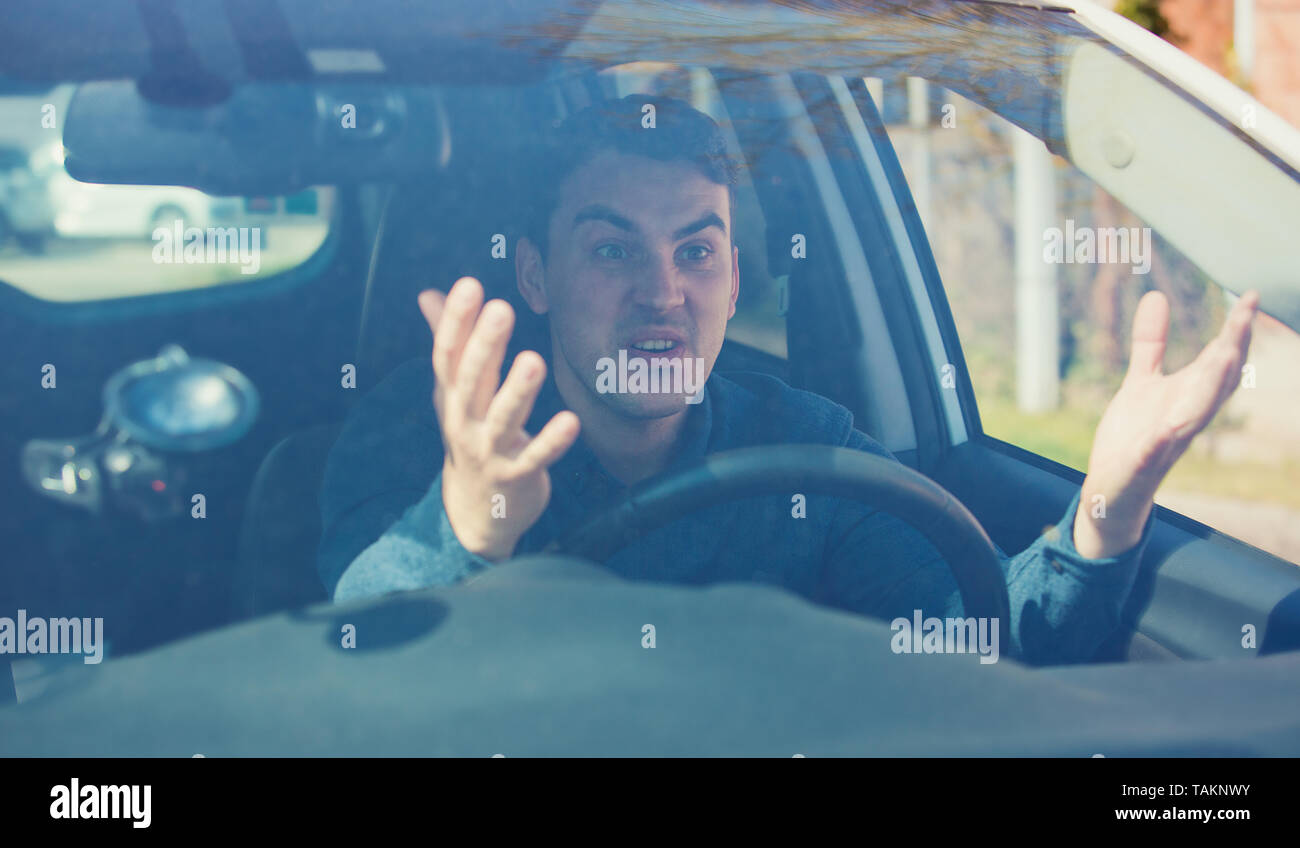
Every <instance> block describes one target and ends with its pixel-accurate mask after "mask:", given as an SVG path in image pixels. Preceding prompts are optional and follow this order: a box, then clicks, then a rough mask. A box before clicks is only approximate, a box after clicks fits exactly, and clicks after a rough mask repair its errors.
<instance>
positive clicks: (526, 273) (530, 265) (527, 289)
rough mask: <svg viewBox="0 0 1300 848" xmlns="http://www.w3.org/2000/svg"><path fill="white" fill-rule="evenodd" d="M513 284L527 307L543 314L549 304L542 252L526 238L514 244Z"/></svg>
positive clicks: (548, 307)
mask: <svg viewBox="0 0 1300 848" xmlns="http://www.w3.org/2000/svg"><path fill="white" fill-rule="evenodd" d="M515 285H516V286H517V287H518V288H519V294H520V296H521V297H523V299H524V302H525V303H527V304H528V308H529V309H531V310H533V312H535V313H537V314H538V315H545V314H546V312H547V310H549V309H550V308H551V307H550V304H549V303H548V302H547V299H546V265H545V263H543V262H542V254H541V252H540V251H539V250H538V249H537V245H535V244H533V243H532V241H531V240H529V239H528V238H520V239H519V243H518V244H517V245H515Z"/></svg>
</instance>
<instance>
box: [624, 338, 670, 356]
mask: <svg viewBox="0 0 1300 848" xmlns="http://www.w3.org/2000/svg"><path fill="white" fill-rule="evenodd" d="M679 347H681V343H680V342H677V341H674V340H673V339H646V340H645V341H643V342H636V343H634V344H633V345H632V349H633V350H639V351H642V352H644V353H664V352H666V351H670V350H676V349H677V348H679Z"/></svg>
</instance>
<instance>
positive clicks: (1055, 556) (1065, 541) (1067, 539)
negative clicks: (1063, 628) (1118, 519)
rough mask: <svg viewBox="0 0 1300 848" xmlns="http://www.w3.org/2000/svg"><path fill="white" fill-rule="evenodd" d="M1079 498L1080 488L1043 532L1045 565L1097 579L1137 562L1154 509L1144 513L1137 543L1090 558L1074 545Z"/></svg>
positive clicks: (1149, 527) (1077, 576)
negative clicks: (1057, 520)
mask: <svg viewBox="0 0 1300 848" xmlns="http://www.w3.org/2000/svg"><path fill="white" fill-rule="evenodd" d="M1082 497H1083V490H1082V489H1080V490H1079V491H1077V492H1075V493H1074V497H1073V498H1072V499H1071V500H1070V505H1069V506H1068V507H1066V509H1065V515H1064V517H1062V518H1061V521H1060V523H1058V524H1057V525H1056V526H1055V527H1051V528H1049V529H1048V530H1047V532H1046V533H1044V534H1043V537H1042V538H1043V556H1044V558H1045V559H1046V560H1047V562H1048V564H1049V565H1050V566H1051V567H1052V568H1053V569H1055V570H1056V571H1057V572H1058V573H1068V574H1070V575H1071V576H1073V577H1075V578H1076V579H1078V580H1082V581H1085V582H1087V581H1093V580H1097V579H1099V578H1101V577H1102V576H1103V575H1105V576H1110V575H1111V574H1113V573H1114V572H1116V571H1120V572H1123V571H1127V570H1128V569H1127V568H1126V566H1131V565H1136V563H1137V561H1138V560H1139V559H1141V557H1142V552H1143V551H1144V550H1145V549H1146V545H1147V542H1148V541H1149V539H1150V538H1151V527H1152V525H1153V524H1154V523H1155V514H1156V511H1155V509H1154V508H1153V509H1152V510H1151V513H1150V514H1149V515H1148V516H1147V521H1146V524H1145V525H1144V526H1143V527H1142V535H1141V537H1140V538H1139V539H1138V541H1137V544H1135V545H1133V547H1131V548H1129V549H1128V550H1126V551H1122V552H1121V553H1118V554H1116V555H1114V556H1109V557H1100V558H1097V559H1089V558H1088V557H1085V556H1084V555H1083V554H1081V553H1079V551H1078V550H1077V549H1076V548H1075V547H1074V520H1075V516H1076V514H1077V512H1078V510H1079V508H1080V506H1079V501H1080V499H1081V498H1082Z"/></svg>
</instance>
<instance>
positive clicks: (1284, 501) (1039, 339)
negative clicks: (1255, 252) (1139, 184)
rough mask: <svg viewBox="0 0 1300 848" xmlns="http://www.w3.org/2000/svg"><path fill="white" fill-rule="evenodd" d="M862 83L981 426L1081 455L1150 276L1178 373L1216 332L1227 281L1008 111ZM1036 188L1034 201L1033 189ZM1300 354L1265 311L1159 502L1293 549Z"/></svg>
mask: <svg viewBox="0 0 1300 848" xmlns="http://www.w3.org/2000/svg"><path fill="white" fill-rule="evenodd" d="M868 88H869V89H870V90H871V91H872V94H873V97H875V98H876V102H877V105H880V106H881V108H882V113H883V115H884V119H885V122H886V124H887V126H888V128H889V133H890V139H891V141H892V143H893V144H894V146H895V149H896V150H897V151H898V154H899V159H900V162H901V163H902V166H903V170H904V172H905V173H906V175H907V181H908V185H909V187H910V189H911V191H912V192H913V193H914V195H915V196H916V203H917V207H918V209H919V210H920V213H921V216H922V220H923V221H924V223H925V228H926V233H927V236H928V238H929V240H930V244H931V248H932V249H933V251H934V256H935V261H936V263H937V265H938V268H939V273H940V276H941V278H942V280H943V285H944V291H945V293H946V295H947V298H948V302H949V304H950V305H951V307H952V312H953V316H954V319H955V321H956V324H957V330H958V334H959V336H960V339H961V345H962V352H963V355H964V356H965V358H966V363H967V365H968V367H969V371H970V379H971V381H972V383H973V389H974V393H975V397H976V401H977V404H978V406H979V413H980V418H981V421H982V423H983V427H984V432H985V433H986V434H987V435H989V436H992V437H994V438H997V439H1001V440H1003V441H1006V442H1010V443H1011V444H1014V445H1017V446H1019V447H1022V448H1025V449H1026V450H1029V451H1032V452H1034V453H1037V454H1040V455H1042V456H1045V457H1048V458H1050V459H1053V460H1056V461H1058V462H1061V463H1063V464H1065V465H1068V466H1070V467H1072V468H1076V469H1079V470H1081V471H1083V470H1086V469H1087V462H1088V454H1089V450H1090V447H1091V444H1092V436H1093V432H1094V430H1095V428H1096V425H1097V422H1098V421H1099V419H1100V417H1101V414H1102V412H1103V411H1104V409H1105V406H1106V403H1107V401H1108V400H1109V398H1110V396H1111V395H1112V394H1113V393H1114V392H1115V390H1116V389H1117V388H1118V387H1119V384H1120V382H1121V380H1122V379H1123V376H1124V372H1125V369H1126V368H1127V364H1128V354H1129V350H1128V334H1129V330H1130V327H1131V322H1132V317H1133V313H1134V310H1135V307H1136V305H1137V302H1138V300H1139V298H1141V296H1142V295H1143V294H1144V293H1146V292H1147V291H1151V290H1158V291H1161V292H1164V294H1165V295H1166V296H1167V297H1168V298H1169V301H1170V307H1171V328H1170V336H1169V347H1168V351H1167V353H1166V356H1165V369H1166V372H1170V371H1173V370H1177V369H1178V368H1181V367H1182V366H1184V365H1186V364H1187V363H1188V362H1190V361H1191V359H1192V358H1193V357H1194V356H1195V355H1196V353H1197V352H1198V351H1199V350H1200V348H1201V347H1202V346H1203V345H1204V344H1205V343H1206V342H1208V341H1209V340H1210V339H1211V338H1212V337H1213V336H1214V335H1215V334H1216V333H1217V332H1218V330H1219V328H1220V326H1221V325H1222V322H1223V319H1224V316H1225V314H1226V311H1227V308H1228V307H1229V306H1230V303H1231V300H1232V295H1230V294H1229V293H1227V292H1225V290H1224V289H1223V288H1221V287H1220V285H1219V284H1218V283H1217V282H1216V281H1215V280H1213V279H1210V278H1209V277H1208V276H1206V275H1205V274H1204V273H1203V272H1202V271H1200V270H1199V269H1198V268H1197V267H1196V266H1195V265H1193V264H1192V263H1191V262H1190V261H1189V260H1187V259H1186V258H1185V257H1184V256H1183V255H1182V254H1181V253H1180V252H1179V251H1178V250H1176V249H1175V248H1174V247H1173V246H1172V245H1170V244H1169V243H1168V242H1167V241H1165V240H1163V239H1162V238H1161V235H1160V233H1159V232H1158V231H1156V230H1154V229H1152V228H1150V227H1148V226H1147V225H1146V224H1145V223H1144V222H1143V221H1142V220H1140V219H1139V218H1138V217H1137V216H1136V215H1134V214H1133V213H1132V212H1130V211H1129V210H1128V209H1126V208H1125V207H1124V206H1123V205H1122V204H1120V203H1119V202H1118V201H1116V200H1115V199H1114V198H1113V197H1111V196H1110V195H1109V194H1107V193H1106V192H1105V191H1103V190H1102V189H1101V188H1100V187H1099V186H1097V185H1096V184H1095V183H1093V182H1092V181H1091V180H1090V179H1089V178H1088V177H1086V176H1084V175H1083V174H1082V173H1081V172H1079V171H1078V170H1077V169H1076V168H1074V167H1073V166H1072V165H1071V164H1070V163H1069V162H1068V161H1066V160H1065V159H1063V158H1061V157H1059V156H1053V155H1052V154H1050V153H1048V152H1047V150H1046V148H1045V147H1043V145H1042V144H1041V143H1040V142H1037V141H1036V140H1034V139H1032V137H1029V136H1028V135H1027V134H1025V133H1023V132H1022V131H1021V130H1019V129H1018V128H1016V127H1014V126H1013V125H1011V124H1009V123H1008V122H1006V121H1004V120H1003V119H1001V118H1000V117H998V116H997V115H995V114H993V113H991V112H989V111H988V110H986V109H984V108H982V107H980V106H979V105H977V104H975V103H972V102H971V101H968V100H965V99H963V98H962V97H960V96H958V95H957V94H955V93H952V92H948V91H946V90H944V89H940V88H937V87H931V86H929V85H928V84H927V83H925V82H924V81H922V80H917V79H915V78H911V79H909V78H898V79H889V80H868ZM1018 179H1019V180H1020V185H1019V188H1018V187H1017V180H1018ZM1018 191H1019V192H1020V196H1019V200H1018V198H1017V192H1018ZM1035 196H1036V197H1038V198H1040V200H1039V201H1038V209H1039V211H1038V212H1037V213H1035V212H1034V211H1033V201H1032V199H1031V200H1030V201H1029V202H1026V197H1030V198H1033V197H1035ZM1042 198H1046V200H1045V201H1044V200H1042ZM1018 203H1019V206H1018ZM1018 208H1019V209H1020V211H1021V217H1020V220H1019V221H1018V220H1017V209H1018ZM1026 209H1028V210H1029V214H1027V215H1026V214H1025V212H1026ZM1017 250H1019V251H1021V253H1020V255H1021V261H1020V263H1019V266H1018V265H1017V260H1016V257H1017ZM1026 257H1031V258H1032V259H1033V261H1027V260H1026ZM1297 361H1300V335H1297V334H1296V333H1295V332H1294V331H1293V330H1291V329H1289V328H1288V327H1286V326H1285V325H1283V324H1281V323H1280V322H1278V321H1276V320H1274V319H1272V318H1270V317H1268V316H1266V315H1261V316H1260V317H1259V318H1258V319H1257V320H1256V323H1255V332H1254V337H1253V341H1252V344H1251V352H1250V356H1249V359H1248V361H1247V363H1246V367H1245V369H1244V370H1243V375H1242V384H1241V387H1240V388H1239V389H1238V390H1237V392H1236V394H1235V395H1234V396H1233V397H1232V399H1231V400H1230V401H1229V402H1228V403H1227V405H1226V406H1225V407H1224V408H1223V409H1222V410H1221V411H1220V413H1219V415H1218V416H1217V417H1216V419H1215V420H1214V422H1213V423H1212V424H1211V425H1210V426H1209V427H1208V428H1207V429H1206V430H1205V432H1203V433H1202V434H1200V435H1199V436H1198V437H1197V438H1196V440H1195V441H1194V442H1193V443H1192V446H1191V448H1190V449H1189V451H1188V453H1187V454H1186V455H1185V456H1184V457H1183V458H1182V460H1181V461H1180V462H1179V463H1178V465H1177V466H1176V467H1175V468H1174V470H1173V472H1172V473H1171V474H1170V476H1169V477H1168V478H1167V479H1166V481H1165V483H1164V485H1163V486H1162V487H1161V489H1160V491H1159V492H1158V493H1157V496H1156V501H1157V503H1159V504H1162V505H1164V506H1167V507H1169V508H1171V509H1174V510H1176V511H1178V512H1181V513H1183V514H1184V515H1187V516H1189V517H1191V518H1195V519H1196V520H1198V521H1201V522H1203V523H1205V524H1208V525H1210V526H1212V527H1215V528H1216V529H1218V530H1220V531H1222V532H1224V533H1227V534H1229V535H1232V536H1235V537H1237V538H1239V539H1242V540H1243V541H1246V542H1249V543H1250V544H1253V545H1255V546H1257V547H1260V548H1262V549H1264V550H1267V551H1269V552H1271V553H1274V554H1277V555H1279V556H1282V557H1284V558H1286V559H1289V560H1292V561H1296V562H1300V488H1297V487H1296V486H1295V481H1296V480H1297V479H1300V430H1297V428H1296V426H1295V421H1296V419H1297V415H1298V414H1300V400H1298V399H1300V369H1296V368H1295V367H1294V363H1296V362H1297Z"/></svg>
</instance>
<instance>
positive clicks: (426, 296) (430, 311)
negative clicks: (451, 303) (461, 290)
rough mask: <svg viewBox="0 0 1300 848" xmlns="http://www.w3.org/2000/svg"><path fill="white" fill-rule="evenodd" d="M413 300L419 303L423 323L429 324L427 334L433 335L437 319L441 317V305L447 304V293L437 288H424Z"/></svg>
mask: <svg viewBox="0 0 1300 848" xmlns="http://www.w3.org/2000/svg"><path fill="white" fill-rule="evenodd" d="M415 300H416V303H418V304H419V305H420V312H421V314H423V315H424V320H425V323H427V324H428V325H429V335H430V336H433V335H434V334H435V333H436V332H437V331H438V319H440V318H441V317H442V310H443V307H445V306H446V304H447V295H445V294H443V293H442V292H440V291H438V290H437V289H425V290H424V291H422V292H420V294H419V295H418V296H417V297H416V299H415Z"/></svg>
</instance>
